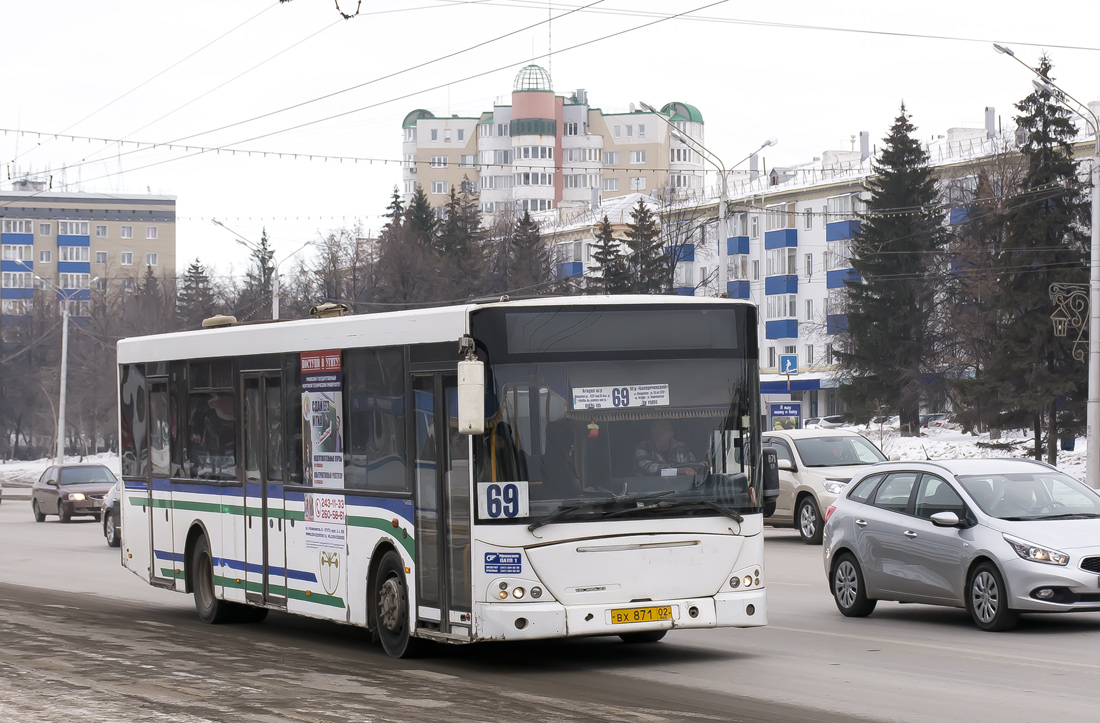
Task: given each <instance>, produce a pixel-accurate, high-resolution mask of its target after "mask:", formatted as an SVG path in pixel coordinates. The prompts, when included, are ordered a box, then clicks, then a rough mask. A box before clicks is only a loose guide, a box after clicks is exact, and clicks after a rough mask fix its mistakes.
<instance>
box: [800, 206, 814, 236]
mask: <svg viewBox="0 0 1100 723" xmlns="http://www.w3.org/2000/svg"><path fill="white" fill-rule="evenodd" d="M802 218H803V221H802V227H803V228H804V229H806V230H807V231H809V230H810V229H812V228H813V227H814V212H813V209H812V208H809V207H807V208H806V210H805V211H803V217H802Z"/></svg>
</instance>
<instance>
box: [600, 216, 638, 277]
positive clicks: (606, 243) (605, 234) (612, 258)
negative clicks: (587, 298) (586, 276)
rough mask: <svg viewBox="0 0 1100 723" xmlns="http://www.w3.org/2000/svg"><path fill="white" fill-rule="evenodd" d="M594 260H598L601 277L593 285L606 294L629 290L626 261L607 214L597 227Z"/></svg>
mask: <svg viewBox="0 0 1100 723" xmlns="http://www.w3.org/2000/svg"><path fill="white" fill-rule="evenodd" d="M592 260H593V261H595V262H596V269H595V270H596V271H597V272H598V274H599V278H598V279H594V280H593V286H596V287H597V288H598V290H599V291H602V292H603V293H605V294H625V293H627V292H628V291H629V289H630V281H629V272H628V271H627V268H626V261H625V260H624V259H623V252H622V250H621V249H620V247H619V242H618V240H616V239H615V234H614V231H613V230H612V228H611V221H610V220H609V219H608V218H607V216H606V215H605V216H604V217H603V220H602V221H600V223H599V225H598V226H597V227H596V250H595V251H593V252H592Z"/></svg>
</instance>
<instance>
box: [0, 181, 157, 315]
mask: <svg viewBox="0 0 1100 723" xmlns="http://www.w3.org/2000/svg"><path fill="white" fill-rule="evenodd" d="M0 217H2V220H0V244H2V250H3V254H2V257H0V271H2V280H0V312H2V313H0V322H3V321H9V320H11V319H13V318H16V317H22V316H26V315H27V314H29V313H30V311H31V304H32V300H33V299H34V290H35V287H36V286H39V285H40V284H38V283H37V282H36V281H35V279H34V277H35V276H38V277H40V278H42V279H45V280H47V281H49V282H51V283H52V284H53V285H54V287H55V288H56V289H58V290H60V292H61V293H62V294H64V296H65V297H66V298H68V299H69V301H70V303H69V309H70V312H71V313H72V314H73V315H74V316H87V315H89V314H90V313H91V288H92V280H93V279H95V288H96V290H98V291H100V292H111V291H127V290H133V289H134V288H136V287H137V286H138V285H139V284H140V283H141V279H142V278H143V277H144V276H145V275H146V274H147V273H148V272H149V270H150V269H151V270H152V271H153V273H155V274H157V275H158V276H165V275H172V274H174V273H175V268H176V199H175V197H173V196H152V195H150V196H132V195H115V194H110V195H108V194H99V193H51V192H45V191H42V190H33V189H29V190H17V191H7V192H2V193H0Z"/></svg>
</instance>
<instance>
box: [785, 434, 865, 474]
mask: <svg viewBox="0 0 1100 723" xmlns="http://www.w3.org/2000/svg"><path fill="white" fill-rule="evenodd" d="M794 446H795V447H796V448H798V456H799V457H800V458H801V459H802V464H803V465H805V466H806V467H848V466H851V465H860V464H875V463H876V462H885V461H886V457H885V456H884V455H883V454H882V452H880V451H878V447H876V446H875V445H874V444H872V443H871V442H869V441H868V440H866V439H864V438H863V437H861V436H859V435H858V434H853V435H851V436H848V435H844V436H839V435H838V436H828V437H824V436H823V437H805V438H803V439H796V440H794Z"/></svg>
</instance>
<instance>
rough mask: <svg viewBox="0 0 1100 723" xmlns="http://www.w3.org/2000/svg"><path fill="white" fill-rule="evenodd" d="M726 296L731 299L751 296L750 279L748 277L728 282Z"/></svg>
mask: <svg viewBox="0 0 1100 723" xmlns="http://www.w3.org/2000/svg"><path fill="white" fill-rule="evenodd" d="M726 296H728V297H730V298H731V299H747V298H749V281H748V279H738V280H737V281H727V282H726Z"/></svg>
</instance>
